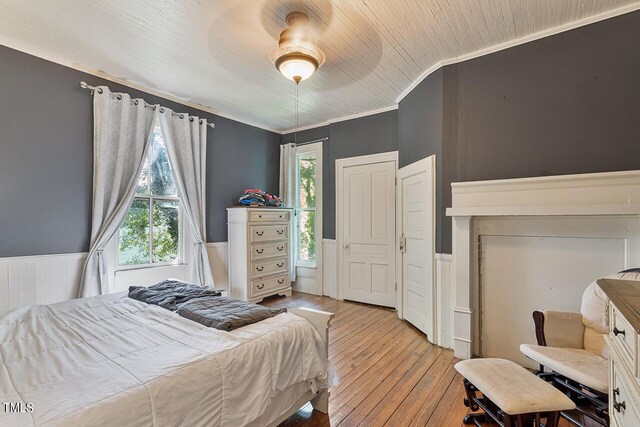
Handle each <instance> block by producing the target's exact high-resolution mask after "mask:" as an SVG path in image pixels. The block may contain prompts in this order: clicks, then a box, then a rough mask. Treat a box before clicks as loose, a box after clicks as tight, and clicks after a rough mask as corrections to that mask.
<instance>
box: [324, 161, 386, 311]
mask: <svg viewBox="0 0 640 427" xmlns="http://www.w3.org/2000/svg"><path fill="white" fill-rule="evenodd" d="M385 162H395V165H396V167H395V172H396V174H395V177H396V178H395V181H396V182H395V193H396V194H395V196H396V197H395V199H396V212H397V201H398V152H397V151H389V152H386V153H378V154H368V155H365V156H357V157H347V158H344V159H336V277H337V279H338V280H337V283H336V294H337V299H339V300H342V299H344V298H343V286H342V280H343V277H342V275H343V274H344V271H342V270H343V268H342V263H343V261H344V256H343V255H344V251H343V240H344V237H343V236H342V232H343V228H344V226H343V224H342V209H343V206H342V198H343V196H344V187H343V183H344V169H345V168H347V167H351V166H362V165H369V164H375V163H385ZM396 224H397V218H396ZM395 228H396V229H395V231H394V241H395V242H397V241H398V228H397V225H396V227H395ZM396 252H397V247H396ZM393 262H394V263H396V266H395V267H396V277H397V274H398V265H397V255H396V256H395V257H394V259H393ZM394 279H395V278H394ZM396 285H397V284H396ZM397 308H398V290H397V289H396V309H397Z"/></svg>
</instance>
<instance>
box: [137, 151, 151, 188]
mask: <svg viewBox="0 0 640 427" xmlns="http://www.w3.org/2000/svg"><path fill="white" fill-rule="evenodd" d="M136 194H137V195H140V196H146V195H149V159H144V166H142V172H141V173H140V178H138V186H137V187H136Z"/></svg>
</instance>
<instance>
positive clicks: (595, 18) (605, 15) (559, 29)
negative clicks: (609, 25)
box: [396, 1, 640, 104]
mask: <svg viewBox="0 0 640 427" xmlns="http://www.w3.org/2000/svg"><path fill="white" fill-rule="evenodd" d="M637 10H640V1H638V2H635V3H632V4H629V5H626V6H622V7H619V8H617V9H612V10H608V11H606V12H602V13H599V14H596V15H592V16H589V17H586V18H583V19H579V20H577V21H573V22H569V23H567V24H563V25H558V26H556V27H552V28H548V29H546V30H542V31H538V32H537V33H533V34H530V35H528V36H524V37H520V38H517V39H513V40H509V41H507V42H504V43H500V44H496V45H493V46H490V47H487V48H484V49H480V50H476V51H474V52H471V53H467V54H464V55H460V56H455V57H452V58H448V59H444V60H441V61H438V62H436V63H435V64H433V65H432V66H431V67H429V68H427V69H426V70H425V71H424V72H423V73H422V74H420V76H419V77H418V78H417V79H416V80H414V81H413V83H411V84H410V85H409V87H407V88H406V89H405V90H404V91H402V93H401V94H400V96H398V98H396V103H397V104H399V103H400V101H402V100H403V99H404V97H405V96H407V95H408V94H409V93H410V92H411V91H412V90H413V89H415V88H416V86H418V85H419V84H420V83H421V82H422V81H423V80H424V79H426V78H427V77H428V76H429V75H430V74H431V73H433V72H434V71H437V70H438V69H440V68H442V67H444V66H446V65H450V64H457V63H459V62H464V61H468V60H470V59H474V58H479V57H481V56H485V55H489V54H491V53H495V52H499V51H501V50H505V49H509V48H511V47H515V46H519V45H521V44H525V43H529V42H532V41H535V40H540V39H543V38H545V37H549V36H553V35H556V34H560V33H564V32H566V31H570V30H574V29H576V28H580V27H584V26H586V25H589V24H594V23H596V22H600V21H604V20H606V19H609V18H614V17H616V16H620V15H624V14H626V13H630V12H635V11H637Z"/></svg>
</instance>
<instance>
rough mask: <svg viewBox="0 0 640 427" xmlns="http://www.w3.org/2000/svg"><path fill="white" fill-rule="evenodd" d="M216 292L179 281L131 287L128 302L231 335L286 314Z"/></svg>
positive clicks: (165, 281)
mask: <svg viewBox="0 0 640 427" xmlns="http://www.w3.org/2000/svg"><path fill="white" fill-rule="evenodd" d="M220 295H221V294H220V292H217V291H213V290H210V289H205V288H201V287H199V286H195V285H190V284H188V283H185V282H182V281H179V280H164V281H162V282H160V283H158V284H156V285H153V286H149V287H148V288H146V287H143V286H131V287H129V298H133V299H136V300H138V301H142V302H145V303H147V304H154V305H158V306H160V307H162V308H166V309H167V310H171V311H175V312H177V313H178V315H180V316H182V317H184V318H186V319H189V320H193V321H194V322H198V323H200V324H202V325H204V326H207V327H210V328H216V329H220V330H223V331H231V330H233V329H236V328H240V327H242V326H246V325H250V324H252V323H256V322H259V321H261V320H264V319H267V318H269V317H273V316H275V315H277V314H280V313H284V312H286V311H287V309H286V308H281V309H272V308H268V307H264V306H261V305H258V304H251V303H248V302H245V301H241V300H238V299H235V298H227V297H222V296H220Z"/></svg>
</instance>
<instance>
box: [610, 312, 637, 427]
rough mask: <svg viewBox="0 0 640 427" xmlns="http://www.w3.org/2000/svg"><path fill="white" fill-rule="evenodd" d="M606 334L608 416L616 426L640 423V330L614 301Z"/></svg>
mask: <svg viewBox="0 0 640 427" xmlns="http://www.w3.org/2000/svg"><path fill="white" fill-rule="evenodd" d="M609 329H610V333H609V336H608V337H607V342H608V344H609V349H610V351H611V359H610V362H609V384H610V385H609V417H610V419H611V425H612V426H616V427H637V426H640V375H639V372H638V333H637V331H636V330H635V329H634V327H633V326H632V325H631V324H630V322H629V319H627V318H626V317H625V316H624V314H622V312H621V311H620V310H618V308H617V307H616V305H615V304H614V303H613V302H611V303H610V307H609Z"/></svg>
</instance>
